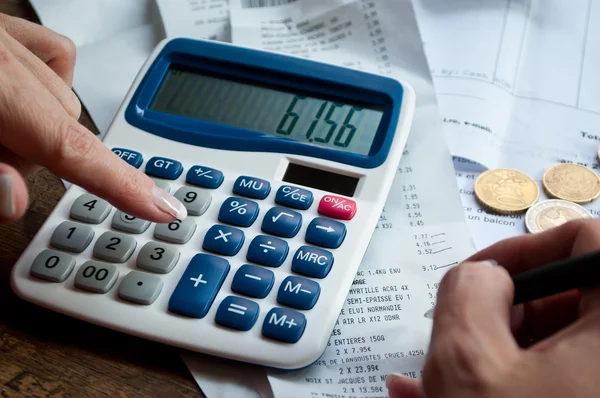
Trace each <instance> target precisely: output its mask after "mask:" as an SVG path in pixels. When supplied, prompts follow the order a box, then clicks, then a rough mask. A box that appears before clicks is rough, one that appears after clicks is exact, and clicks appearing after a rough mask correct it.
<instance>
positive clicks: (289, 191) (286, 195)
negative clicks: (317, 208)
mask: <svg viewBox="0 0 600 398" xmlns="http://www.w3.org/2000/svg"><path fill="white" fill-rule="evenodd" d="M312 202H313V194H312V192H311V191H309V190H308V189H302V188H298V187H293V186H290V185H282V186H281V187H279V189H278V190H277V194H276V195H275V203H277V204H278V205H282V206H287V207H291V208H294V209H298V210H306V209H308V208H309V207H310V206H311V205H312Z"/></svg>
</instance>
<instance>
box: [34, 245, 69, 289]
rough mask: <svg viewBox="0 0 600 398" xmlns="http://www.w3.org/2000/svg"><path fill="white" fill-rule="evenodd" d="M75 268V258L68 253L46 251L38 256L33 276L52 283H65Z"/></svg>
mask: <svg viewBox="0 0 600 398" xmlns="http://www.w3.org/2000/svg"><path fill="white" fill-rule="evenodd" d="M73 267H75V258H73V256H70V255H68V254H66V253H62V252H58V251H54V250H48V249H46V250H44V251H42V252H41V253H40V254H38V255H37V257H36V258H35V260H33V265H32V266H31V271H30V272H31V275H33V276H34V277H36V278H39V279H44V280H47V281H50V282H63V281H64V280H65V279H67V278H68V277H69V275H70V274H71V271H73Z"/></svg>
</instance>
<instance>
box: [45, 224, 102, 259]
mask: <svg viewBox="0 0 600 398" xmlns="http://www.w3.org/2000/svg"><path fill="white" fill-rule="evenodd" d="M93 237H94V231H93V230H92V229H91V228H90V227H88V226H87V225H83V224H78V223H74V222H71V221H63V222H62V223H61V224H60V225H59V226H58V227H56V229H55V230H54V232H53V233H52V237H51V238H50V244H51V245H52V246H54V247H55V248H57V249H61V250H66V251H70V252H73V253H81V252H82V251H84V250H85V248H86V247H88V245H89V244H90V242H91V241H92V238H93Z"/></svg>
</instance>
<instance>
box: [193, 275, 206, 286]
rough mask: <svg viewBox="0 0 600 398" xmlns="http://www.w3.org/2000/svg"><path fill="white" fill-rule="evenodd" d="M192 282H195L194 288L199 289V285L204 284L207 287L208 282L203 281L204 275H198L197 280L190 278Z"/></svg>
mask: <svg viewBox="0 0 600 398" xmlns="http://www.w3.org/2000/svg"><path fill="white" fill-rule="evenodd" d="M190 280H191V281H194V287H198V283H203V284H205V285H206V281H205V280H203V279H202V274H200V275H198V277H197V278H190Z"/></svg>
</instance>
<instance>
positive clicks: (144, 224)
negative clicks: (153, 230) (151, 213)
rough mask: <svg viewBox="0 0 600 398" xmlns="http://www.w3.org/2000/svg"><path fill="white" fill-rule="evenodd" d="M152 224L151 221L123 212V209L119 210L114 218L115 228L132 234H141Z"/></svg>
mask: <svg viewBox="0 0 600 398" xmlns="http://www.w3.org/2000/svg"><path fill="white" fill-rule="evenodd" d="M150 224H151V223H150V221H146V220H142V219H141V218H137V217H134V216H131V215H129V214H127V213H123V212H122V211H121V210H117V211H116V212H115V215H114V216H113V219H112V227H113V228H114V229H116V230H118V231H122V232H129V233H131V234H141V233H143V232H145V231H146V230H147V229H148V227H149V226H150Z"/></svg>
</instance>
